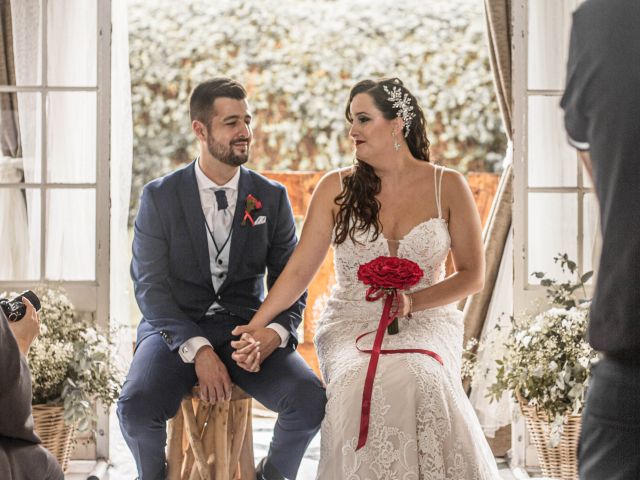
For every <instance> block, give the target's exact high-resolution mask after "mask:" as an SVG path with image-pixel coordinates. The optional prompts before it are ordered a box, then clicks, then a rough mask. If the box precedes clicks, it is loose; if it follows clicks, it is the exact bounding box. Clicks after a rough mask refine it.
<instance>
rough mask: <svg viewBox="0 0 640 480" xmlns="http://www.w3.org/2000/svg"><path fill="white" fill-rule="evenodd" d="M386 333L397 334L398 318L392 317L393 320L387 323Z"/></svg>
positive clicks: (398, 330) (398, 329) (398, 328)
mask: <svg viewBox="0 0 640 480" xmlns="http://www.w3.org/2000/svg"><path fill="white" fill-rule="evenodd" d="M387 333H388V334H389V335H397V334H398V333H400V327H399V326H398V318H397V317H396V318H394V319H393V322H391V323H390V324H389V326H388V327H387Z"/></svg>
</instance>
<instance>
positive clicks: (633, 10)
mask: <svg viewBox="0 0 640 480" xmlns="http://www.w3.org/2000/svg"><path fill="white" fill-rule="evenodd" d="M638 25H640V2H638V1H637V0H587V1H585V2H584V3H582V4H581V5H580V7H578V9H577V10H576V11H575V13H574V15H573V26H572V31H571V44H570V49H569V61H568V66H567V86H566V89H565V93H564V96H563V98H562V102H561V105H562V107H563V108H564V111H565V126H566V129H567V134H568V136H569V142H570V143H571V144H572V145H573V146H574V147H575V148H577V149H578V151H579V154H580V157H581V158H582V160H583V163H584V164H585V167H586V169H587V170H588V172H589V174H590V175H591V177H592V179H593V184H594V188H595V192H596V195H597V197H598V203H599V204H600V215H601V219H600V225H601V229H602V243H603V245H602V255H601V258H600V266H599V268H598V278H597V282H596V286H595V292H594V296H593V302H592V304H591V317H590V322H589V342H590V343H591V345H592V346H593V348H594V349H596V350H598V351H600V352H602V359H601V360H600V361H599V363H598V364H597V365H596V366H595V368H594V369H593V375H592V378H591V380H590V383H589V389H588V392H587V399H586V404H585V408H584V411H583V414H582V431H581V435H580V444H579V449H578V464H579V471H580V478H581V479H582V480H600V479H607V480H623V479H624V480H632V479H633V480H637V479H639V478H640V287H638V281H639V280H640V274H639V273H638V272H640V28H639V27H638Z"/></svg>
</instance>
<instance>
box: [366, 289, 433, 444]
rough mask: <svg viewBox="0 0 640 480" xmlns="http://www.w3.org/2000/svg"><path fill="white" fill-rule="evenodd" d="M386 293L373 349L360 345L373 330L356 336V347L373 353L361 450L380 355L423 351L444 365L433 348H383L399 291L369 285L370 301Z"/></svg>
mask: <svg viewBox="0 0 640 480" xmlns="http://www.w3.org/2000/svg"><path fill="white" fill-rule="evenodd" d="M384 295H386V296H387V298H386V299H385V301H384V308H383V309H382V316H381V317H380V323H379V324H378V329H377V330H376V331H375V333H376V336H375V340H374V341H373V349H371V350H364V349H362V348H360V347H358V341H359V340H360V339H361V338H363V337H365V336H367V335H370V334H371V333H373V330H372V331H370V332H365V333H363V334H362V335H359V336H358V337H357V338H356V348H357V349H358V350H359V351H361V352H363V353H369V354H371V358H370V359H369V367H368V369H367V377H366V378H365V381H364V389H363V391H362V408H361V410H360V435H359V437H358V446H357V447H356V450H360V449H361V448H362V447H364V445H365V444H366V443H367V436H368V435H369V415H370V413H371V395H372V392H373V380H374V379H375V376H376V369H377V368H378V358H379V357H380V355H389V354H395V353H421V354H423V355H428V356H430V357H432V358H434V359H435V360H436V361H437V362H438V363H440V365H444V362H443V361H442V358H441V357H440V355H438V354H437V353H435V352H432V351H431V350H425V349H422V348H401V349H397V350H386V349H382V348H381V347H382V340H384V332H385V331H386V329H387V327H388V326H389V324H390V323H391V322H393V320H394V319H395V318H396V316H397V314H398V307H397V306H396V307H395V309H393V310H392V306H393V301H394V300H396V305H398V303H399V302H398V301H397V300H398V291H397V290H396V289H390V290H383V289H379V288H375V287H369V288H368V289H367V295H366V299H367V301H368V302H373V301H376V300H378V299H379V298H382V296H384Z"/></svg>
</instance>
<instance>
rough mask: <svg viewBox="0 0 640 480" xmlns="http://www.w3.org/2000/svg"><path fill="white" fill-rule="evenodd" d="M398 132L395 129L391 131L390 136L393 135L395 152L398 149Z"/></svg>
mask: <svg viewBox="0 0 640 480" xmlns="http://www.w3.org/2000/svg"><path fill="white" fill-rule="evenodd" d="M397 135H398V134H397V133H396V131H395V130H393V131H392V132H391V136H392V137H393V149H394V150H395V151H396V152H397V151H399V150H400V146H401V145H400V142H398V136H397Z"/></svg>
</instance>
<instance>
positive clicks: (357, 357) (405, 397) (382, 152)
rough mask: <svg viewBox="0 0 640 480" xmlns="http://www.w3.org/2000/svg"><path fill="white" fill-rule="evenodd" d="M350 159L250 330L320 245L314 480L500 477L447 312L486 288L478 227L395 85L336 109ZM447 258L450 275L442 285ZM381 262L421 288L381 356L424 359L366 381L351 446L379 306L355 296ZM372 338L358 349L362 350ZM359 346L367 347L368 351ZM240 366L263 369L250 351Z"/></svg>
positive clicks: (397, 364) (405, 305) (406, 300)
mask: <svg viewBox="0 0 640 480" xmlns="http://www.w3.org/2000/svg"><path fill="white" fill-rule="evenodd" d="M346 117H347V120H348V121H349V122H350V123H351V129H350V131H349V134H350V136H351V138H352V139H353V142H354V144H355V149H356V158H357V161H356V164H355V165H354V167H352V168H348V169H343V170H338V171H334V172H331V173H328V174H327V175H326V176H325V177H324V178H323V179H322V180H321V181H320V183H319V184H318V186H317V188H316V190H315V192H314V194H313V198H312V200H311V204H310V206H309V211H308V213H307V218H306V220H305V223H304V229H303V231H302V235H301V239H300V243H299V245H298V247H297V249H296V250H295V253H294V254H293V255H292V257H291V259H290V260H289V263H288V264H287V266H286V268H285V270H284V271H283V273H282V274H281V275H280V277H279V279H278V281H277V283H276V284H275V285H274V286H273V288H272V289H271V290H270V291H269V295H268V296H267V298H266V299H265V301H264V303H263V305H262V307H261V308H260V309H259V310H258V312H257V313H256V315H255V316H254V317H253V319H252V320H251V322H250V323H249V325H247V326H245V327H239V329H238V330H237V331H236V332H234V333H237V332H245V333H247V334H248V335H249V337H248V336H246V335H245V336H244V337H243V338H244V339H250V334H251V331H252V330H253V329H255V328H256V327H263V326H265V325H267V324H268V323H269V322H270V321H271V320H272V319H273V318H274V317H275V316H276V315H277V314H278V313H279V312H280V311H282V310H284V309H286V308H287V307H289V306H290V305H291V304H292V303H293V302H294V301H295V300H296V299H297V298H298V297H299V296H300V295H301V294H302V293H303V291H304V290H305V289H306V288H307V286H308V285H309V283H310V282H311V280H312V278H313V276H314V275H315V273H316V272H317V270H318V268H319V266H320V264H321V263H322V261H323V259H324V257H325V255H326V253H327V250H328V249H329V247H330V246H332V247H333V249H334V256H335V272H336V280H337V284H336V286H335V287H334V289H333V292H332V294H331V297H330V298H329V300H328V304H327V306H326V308H325V310H324V312H323V314H322V316H321V318H320V320H319V323H318V327H317V334H316V337H315V344H316V348H317V351H318V357H319V360H320V367H321V370H322V374H323V376H324V380H325V382H326V384H327V398H328V403H327V408H326V416H325V419H324V421H323V423H322V430H321V458H320V463H319V467H318V478H319V479H322V480H336V479H353V480H360V479H361V480H365V479H425V480H426V479H428V480H436V479H438V480H439V479H459V480H480V479H482V480H485V479H486V480H494V479H496V478H499V474H498V471H497V467H496V464H495V461H494V458H493V455H492V454H491V451H490V449H489V446H488V444H487V442H486V440H485V438H484V435H483V433H482V431H481V429H480V425H479V423H478V420H477V418H476V417H475V413H474V412H473V409H472V407H471V404H470V403H469V400H468V399H467V397H466V395H465V393H464V391H463V388H462V385H461V382H460V363H461V355H462V342H463V322H462V316H461V313H460V312H459V311H458V310H456V308H455V307H454V303H455V302H457V301H458V300H460V299H461V298H464V297H466V296H468V295H470V294H472V293H474V292H477V291H478V290H480V289H481V288H482V286H483V279H484V256H483V249H482V240H481V226H480V219H479V217H478V214H477V211H476V207H475V204H474V201H473V198H472V195H471V192H470V190H469V187H468V185H467V183H466V181H465V179H464V177H463V176H462V175H460V174H459V173H456V172H454V171H452V170H447V169H445V168H442V167H437V166H435V165H433V164H431V163H430V161H429V141H428V140H427V136H426V126H425V118H424V114H423V112H422V109H421V108H420V106H419V105H418V102H417V100H416V98H415V97H414V96H413V95H412V94H411V92H409V90H407V88H406V87H405V86H404V85H403V84H402V82H401V81H400V80H398V79H385V80H381V81H372V80H363V81H361V82H359V83H357V84H356V85H355V86H354V87H353V88H352V90H351V92H350V95H349V100H348V102H347V109H346ZM449 251H451V253H452V256H453V261H454V265H455V272H454V273H453V274H452V275H450V276H448V277H446V278H445V260H446V258H447V255H448V253H449ZM379 256H397V257H402V258H406V259H409V260H412V261H414V262H416V263H417V264H418V265H419V266H420V268H421V269H422V270H423V272H424V276H423V277H422V279H421V280H420V282H419V283H418V284H417V285H415V286H414V287H412V288H411V289H410V290H409V291H404V292H401V293H400V295H399V296H398V300H397V302H396V304H395V307H397V309H398V316H399V330H400V331H399V333H398V334H396V335H388V334H387V335H386V336H385V338H384V341H383V344H382V348H383V349H423V350H430V351H432V352H435V353H436V354H437V356H439V359H440V360H441V362H442V363H440V362H439V361H436V360H435V359H434V358H433V357H432V356H428V355H423V354H421V353H401V354H394V355H384V354H383V355H381V356H380V357H379V363H378V366H377V371H376V373H375V378H374V383H373V392H372V397H371V410H370V417H369V427H368V435H367V437H366V443H365V444H364V446H363V447H362V448H358V440H359V431H360V422H361V411H362V402H363V388H364V383H365V377H366V375H367V367H368V365H369V360H370V358H371V357H370V355H369V354H367V353H363V352H362V351H360V350H358V348H356V342H355V339H356V337H358V336H359V335H361V334H362V333H365V332H369V331H375V330H376V328H377V326H378V323H379V321H380V315H381V311H382V302H381V301H377V302H370V301H367V300H366V299H365V292H366V286H365V285H364V284H362V283H361V282H359V280H358V277H357V272H358V267H359V266H360V265H362V264H364V263H366V262H369V261H371V260H373V259H375V258H376V257H379ZM371 337H372V335H369V336H367V337H365V338H363V339H362V340H360V342H359V343H358V347H359V348H361V349H370V348H371V344H372V340H371ZM367 343H368V344H367ZM241 352H242V353H239V354H238V355H236V360H237V361H238V362H239V364H240V365H241V366H243V367H244V368H245V369H248V370H257V369H259V363H260V355H259V345H258V344H254V345H253V346H249V347H245V348H244V349H242V350H241Z"/></svg>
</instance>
